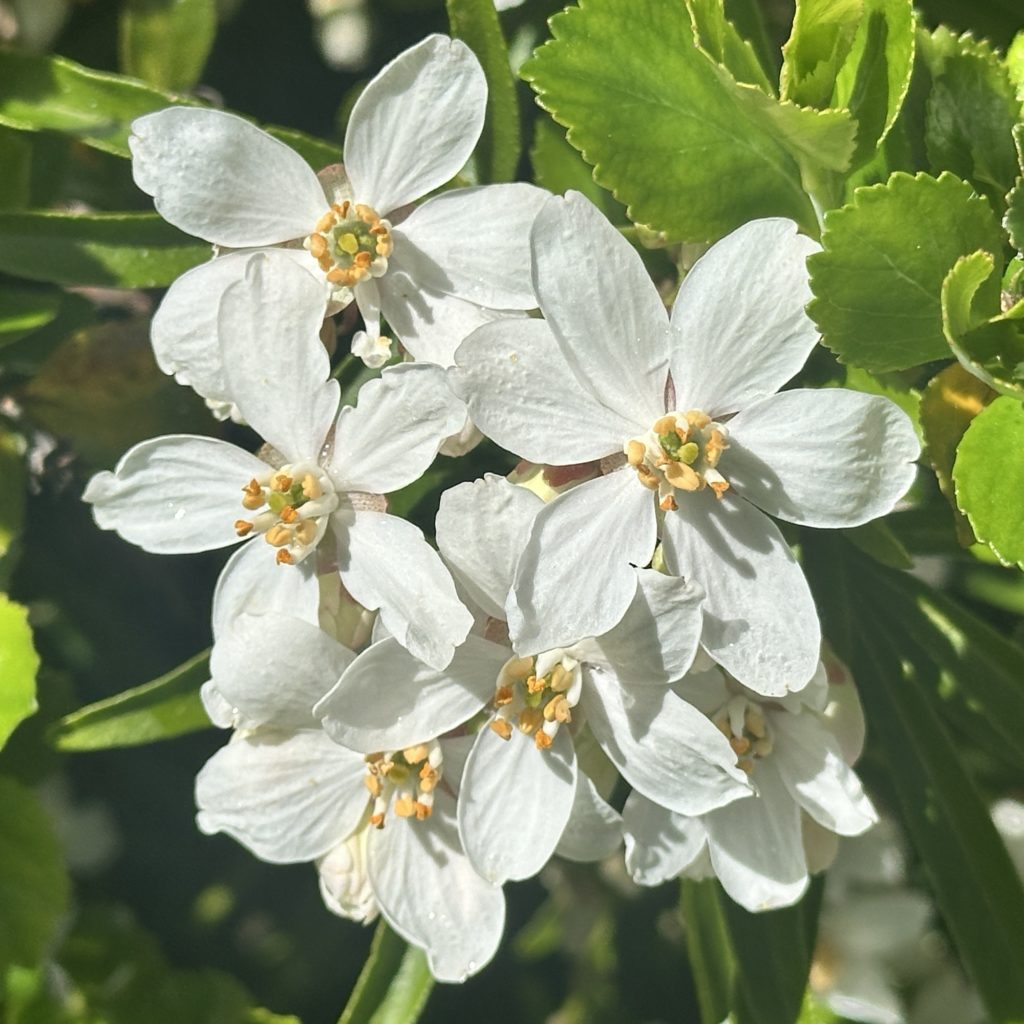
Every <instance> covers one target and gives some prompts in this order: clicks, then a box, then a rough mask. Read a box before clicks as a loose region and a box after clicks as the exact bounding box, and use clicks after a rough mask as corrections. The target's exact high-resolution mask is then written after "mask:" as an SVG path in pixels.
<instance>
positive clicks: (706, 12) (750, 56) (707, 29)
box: [687, 0, 775, 96]
mask: <svg viewBox="0 0 1024 1024" xmlns="http://www.w3.org/2000/svg"><path fill="white" fill-rule="evenodd" d="M687 7H688V8H689V9H690V17H691V18H692V19H693V29H694V34H695V35H696V37H697V42H698V44H699V46H700V47H701V49H702V50H703V51H704V52H705V53H706V54H707V55H708V56H709V57H711V58H712V59H713V60H715V61H717V62H718V63H719V64H721V65H722V66H723V67H725V68H726V70H728V71H729V73H730V74H731V75H732V76H733V78H735V79H736V81H737V82H745V83H746V84H747V85H756V86H757V87H758V88H759V89H763V90H764V91H765V92H766V93H768V94H769V95H771V96H774V95H775V89H774V88H773V86H772V83H771V82H770V81H769V79H768V75H767V74H766V73H765V70H764V67H763V66H762V64H761V61H760V59H759V58H758V56H757V53H756V52H755V50H754V47H753V46H752V45H751V44H750V43H749V42H747V40H746V39H744V38H743V37H742V36H741V35H740V33H739V32H738V31H737V29H736V26H735V25H734V24H733V23H732V22H731V21H730V20H729V19H728V17H727V15H726V11H725V6H724V4H723V3H722V0H687Z"/></svg>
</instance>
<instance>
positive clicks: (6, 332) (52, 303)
mask: <svg viewBox="0 0 1024 1024" xmlns="http://www.w3.org/2000/svg"><path fill="white" fill-rule="evenodd" d="M60 303H61V293H60V292H59V291H57V290H56V289H48V288H22V287H21V286H18V285H0V348H2V347H3V346H5V345H9V344H10V343H11V342H13V341H18V340H19V339H20V338H24V337H26V336H27V335H29V334H31V333H32V332H33V331H36V330H38V329H39V328H40V327H45V326H46V325H47V324H48V323H50V321H51V320H53V318H54V317H55V316H56V315H57V311H58V310H59V309H60Z"/></svg>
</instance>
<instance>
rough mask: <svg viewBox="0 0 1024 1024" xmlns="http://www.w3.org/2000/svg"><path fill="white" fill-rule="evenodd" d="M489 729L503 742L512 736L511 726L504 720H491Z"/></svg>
mask: <svg viewBox="0 0 1024 1024" xmlns="http://www.w3.org/2000/svg"><path fill="white" fill-rule="evenodd" d="M491 729H492V731H494V732H496V733H497V734H498V735H499V736H500V737H501V738H502V739H503V740H507V739H509V738H510V737H511V736H512V725H511V723H510V722H509V721H508V720H507V719H505V718H492V719H491Z"/></svg>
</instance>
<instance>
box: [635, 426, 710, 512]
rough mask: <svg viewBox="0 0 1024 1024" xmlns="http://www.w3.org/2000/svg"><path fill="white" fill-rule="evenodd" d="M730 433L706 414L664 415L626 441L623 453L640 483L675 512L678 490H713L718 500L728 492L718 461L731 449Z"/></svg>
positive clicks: (667, 508) (667, 510) (660, 503)
mask: <svg viewBox="0 0 1024 1024" xmlns="http://www.w3.org/2000/svg"><path fill="white" fill-rule="evenodd" d="M728 436H729V435H728V433H727V431H726V429H725V427H723V426H722V424H721V423H716V422H715V421H714V420H712V419H711V417H710V416H708V414H707V413H705V412H701V411H700V410H698V409H691V410H690V411H689V412H687V413H681V412H670V413H668V415H666V416H662V417H661V419H660V420H658V421H657V422H656V423H655V424H654V426H653V427H651V429H650V430H648V431H647V433H646V434H644V435H643V436H642V437H634V438H633V439H632V440H630V441H627V442H626V444H625V446H624V448H623V451H624V452H625V453H626V458H627V459H628V461H629V464H630V465H631V466H632V467H633V468H634V469H635V470H636V475H637V476H638V477H639V478H640V482H641V483H642V484H643V485H644V486H645V487H649V488H650V489H651V490H652V491H657V492H658V499H659V502H658V503H659V505H660V506H661V508H662V509H664V510H665V511H666V512H669V511H673V510H675V509H677V508H678V507H679V506H678V505H677V504H676V492H677V491H702V490H704V488H705V487H710V488H711V489H712V490H713V491H714V492H715V497H716V498H721V496H722V495H723V494H724V493H725V492H726V491H727V490H728V489H729V482H728V481H727V480H726V479H725V477H724V476H722V474H721V473H719V472H718V469H717V467H718V460H719V459H720V458H721V457H722V452H724V451H725V449H726V448H728V447H729V443H728V440H727V438H728Z"/></svg>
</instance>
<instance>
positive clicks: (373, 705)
mask: <svg viewBox="0 0 1024 1024" xmlns="http://www.w3.org/2000/svg"><path fill="white" fill-rule="evenodd" d="M509 653H510V652H509V651H508V650H507V648H504V647H499V646H498V645H497V644H492V643H490V642H489V641H487V640H483V639H481V638H480V637H476V636H471V637H468V638H467V639H466V642H465V643H464V644H463V645H462V646H461V647H459V648H458V649H457V650H456V651H455V656H454V657H453V658H452V660H451V664H450V665H449V666H448V667H447V668H445V669H440V670H438V669H432V668H430V667H429V666H428V665H424V664H423V662H421V661H417V660H416V659H415V658H414V657H413V656H412V655H411V654H410V653H409V652H408V651H407V650H406V649H405V648H404V647H402V645H401V644H400V643H398V641H397V640H393V639H390V638H389V639H386V640H381V641H379V642H378V643H375V644H374V645H373V646H372V647H370V648H368V649H367V650H365V651H363V653H362V654H360V655H359V657H358V658H356V660H355V661H354V662H353V663H352V667H351V668H350V669H349V670H348V672H346V673H345V675H344V676H342V678H341V679H340V680H339V681H338V684H337V686H335V687H334V688H333V689H332V690H331V692H330V693H328V694H327V695H326V696H325V697H324V698H323V700H321V701H320V703H319V704H317V706H316V715H317V717H318V718H320V719H322V720H323V727H324V730H325V731H326V732H327V733H328V735H329V736H331V738H332V739H334V740H335V742H337V743H341V744H343V745H344V746H346V747H350V748H351V749H352V750H358V751H360V752H361V753H364V754H369V753H372V752H373V751H375V750H401V749H402V748H404V747H411V746H412V745H413V744H414V743H420V742H423V741H426V740H430V739H432V738H433V737H435V736H440V735H441V734H442V733H446V732H448V731H449V730H450V729H454V728H455V727H456V726H457V725H461V724H462V723H463V722H465V721H467V720H468V719H470V718H472V717H473V715H475V714H476V713H477V712H478V711H479V710H480V709H481V708H482V707H483V706H484V704H486V703H487V701H489V700H490V699H491V698H492V697H493V696H494V691H495V687H496V686H497V681H498V674H499V673H500V672H501V669H502V666H503V665H504V664H505V662H506V661H507V660H508V657H509Z"/></svg>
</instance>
